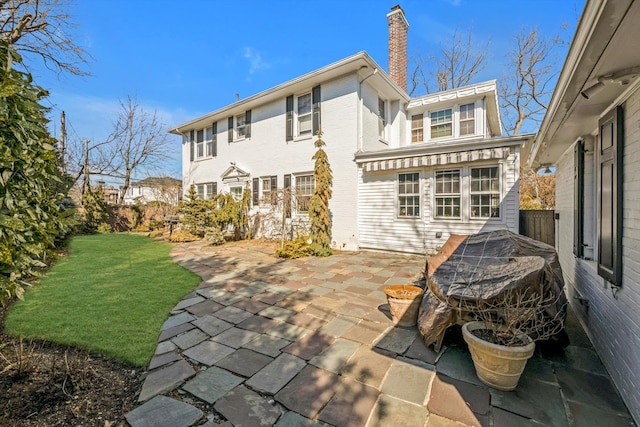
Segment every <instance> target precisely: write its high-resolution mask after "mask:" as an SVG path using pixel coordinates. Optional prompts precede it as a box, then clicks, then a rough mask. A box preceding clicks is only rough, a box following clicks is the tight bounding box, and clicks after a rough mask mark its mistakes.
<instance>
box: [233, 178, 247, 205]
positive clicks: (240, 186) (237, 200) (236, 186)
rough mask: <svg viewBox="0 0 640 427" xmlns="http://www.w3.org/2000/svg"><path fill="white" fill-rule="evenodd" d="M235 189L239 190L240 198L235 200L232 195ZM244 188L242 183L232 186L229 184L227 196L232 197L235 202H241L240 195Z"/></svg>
mask: <svg viewBox="0 0 640 427" xmlns="http://www.w3.org/2000/svg"><path fill="white" fill-rule="evenodd" d="M236 188H239V189H240V197H239V198H236V196H235V195H234V192H233V190H234V189H236ZM245 188H246V183H244V182H241V183H238V184H233V185H231V184H230V185H229V194H230V195H231V197H233V199H234V200H235V201H236V202H239V201H241V200H242V195H243V194H244V190H245Z"/></svg>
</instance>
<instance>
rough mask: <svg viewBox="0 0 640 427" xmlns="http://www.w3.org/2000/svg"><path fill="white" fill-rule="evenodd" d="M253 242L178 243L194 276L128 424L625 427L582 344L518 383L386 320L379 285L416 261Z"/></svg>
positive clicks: (571, 323) (454, 342)
mask: <svg viewBox="0 0 640 427" xmlns="http://www.w3.org/2000/svg"><path fill="white" fill-rule="evenodd" d="M272 253H273V248H271V247H268V246H266V245H260V244H256V243H254V242H238V243H230V244H226V245H223V246H220V247H207V246H204V245H203V244H202V243H200V242H194V243H188V244H184V245H181V246H177V247H175V248H174V249H173V251H172V256H173V258H174V259H175V260H176V262H178V263H179V264H181V265H183V266H184V267H186V268H188V269H190V270H192V271H194V272H195V273H197V274H198V275H200V276H201V278H202V283H201V284H200V286H199V287H198V289H197V290H196V291H195V292H193V293H191V294H189V295H186V296H185V297H184V298H183V300H182V301H181V302H180V303H179V304H178V305H176V307H175V308H174V310H173V311H172V313H171V316H170V317H169V319H167V321H166V322H165V324H164V325H163V327H162V328H161V331H159V339H158V347H157V350H156V354H155V356H154V357H153V359H152V360H151V363H150V365H149V371H148V374H147V378H146V380H145V382H144V384H143V387H142V390H141V392H140V395H139V403H140V405H139V406H138V407H137V408H136V409H134V410H133V411H131V412H129V413H128V414H127V416H126V419H127V421H128V422H129V424H130V425H132V426H133V427H139V426H161V425H167V426H185V427H186V426H195V425H204V426H218V425H222V426H234V425H235V426H272V425H275V426H279V427H284V426H332V425H333V426H340V427H342V426H391V425H392V426H412V427H413V426H432V427H434V426H464V425H472V426H493V427H502V426H540V425H549V426H607V427H610V426H632V425H634V424H633V421H632V419H631V417H630V415H629V413H628V411H627V410H626V408H625V405H624V403H623V402H622V400H621V399H620V397H619V395H618V393H617V391H616V389H615V387H614V386H613V384H612V383H611V381H610V379H609V377H608V376H607V374H606V371H605V369H604V367H603V366H602V364H601V363H600V360H599V359H598V357H597V355H596V353H595V352H594V351H593V349H592V348H591V346H590V344H589V340H588V339H587V337H586V335H585V334H584V332H583V331H582V329H581V328H580V325H579V324H578V323H577V322H576V321H575V319H574V318H573V316H571V315H570V316H569V318H568V322H567V325H566V330H567V332H568V334H569V337H570V339H571V343H572V344H571V345H570V346H569V347H567V348H566V349H565V350H564V351H561V350H558V349H551V350H555V351H541V350H540V349H539V350H538V351H537V352H536V355H535V356H534V358H532V359H531V360H530V361H529V363H528V364H527V368H526V370H525V372H524V374H523V377H522V378H521V380H520V384H519V386H518V388H517V389H516V390H515V391H513V392H500V391H497V390H493V389H490V388H488V387H487V386H485V385H483V384H482V383H480V381H479V380H478V379H477V377H476V375H475V370H474V367H473V363H472V361H471V357H470V355H469V353H468V351H467V349H466V346H465V344H464V342H463V340H462V338H461V336H460V334H459V329H456V328H450V331H449V332H448V333H447V336H446V338H445V341H444V344H445V346H444V347H443V351H442V352H441V353H440V354H437V353H435V352H434V351H433V350H432V349H430V348H426V347H425V346H424V344H422V340H421V339H420V337H419V333H418V331H417V328H415V327H413V328H401V327H394V325H393V323H392V322H391V320H390V317H391V316H390V315H389V313H388V307H387V305H386V298H385V295H384V293H383V292H382V290H383V289H384V287H385V286H387V285H390V284H405V283H410V282H411V281H412V280H413V279H414V278H415V277H416V276H417V275H418V274H419V272H420V269H421V267H422V266H423V264H424V258H423V257H417V256H408V255H398V254H386V253H384V254H383V253H376V252H358V253H339V254H336V255H334V256H331V257H328V258H305V259H298V260H281V259H277V258H274V257H273V256H272Z"/></svg>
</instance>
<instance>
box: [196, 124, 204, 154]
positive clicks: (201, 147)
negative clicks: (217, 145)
mask: <svg viewBox="0 0 640 427" xmlns="http://www.w3.org/2000/svg"><path fill="white" fill-rule="evenodd" d="M200 132H202V141H198V134H199V133H200ZM195 137H196V152H195V159H196V160H201V159H204V158H205V157H206V156H205V143H204V140H205V130H204V129H196V131H195ZM200 152H202V155H200Z"/></svg>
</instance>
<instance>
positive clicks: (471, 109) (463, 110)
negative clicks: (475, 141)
mask: <svg viewBox="0 0 640 427" xmlns="http://www.w3.org/2000/svg"><path fill="white" fill-rule="evenodd" d="M475 133H476V121H475V105H474V104H473V103H472V104H466V105H461V106H460V136H463V135H473V134H475Z"/></svg>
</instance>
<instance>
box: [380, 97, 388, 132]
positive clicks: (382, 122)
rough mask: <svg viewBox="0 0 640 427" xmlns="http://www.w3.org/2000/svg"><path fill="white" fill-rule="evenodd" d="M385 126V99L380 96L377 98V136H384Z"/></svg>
mask: <svg viewBox="0 0 640 427" xmlns="http://www.w3.org/2000/svg"><path fill="white" fill-rule="evenodd" d="M386 127H387V111H386V106H385V101H384V99H382V98H378V136H379V137H380V138H382V139H384V138H385V128H386Z"/></svg>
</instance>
